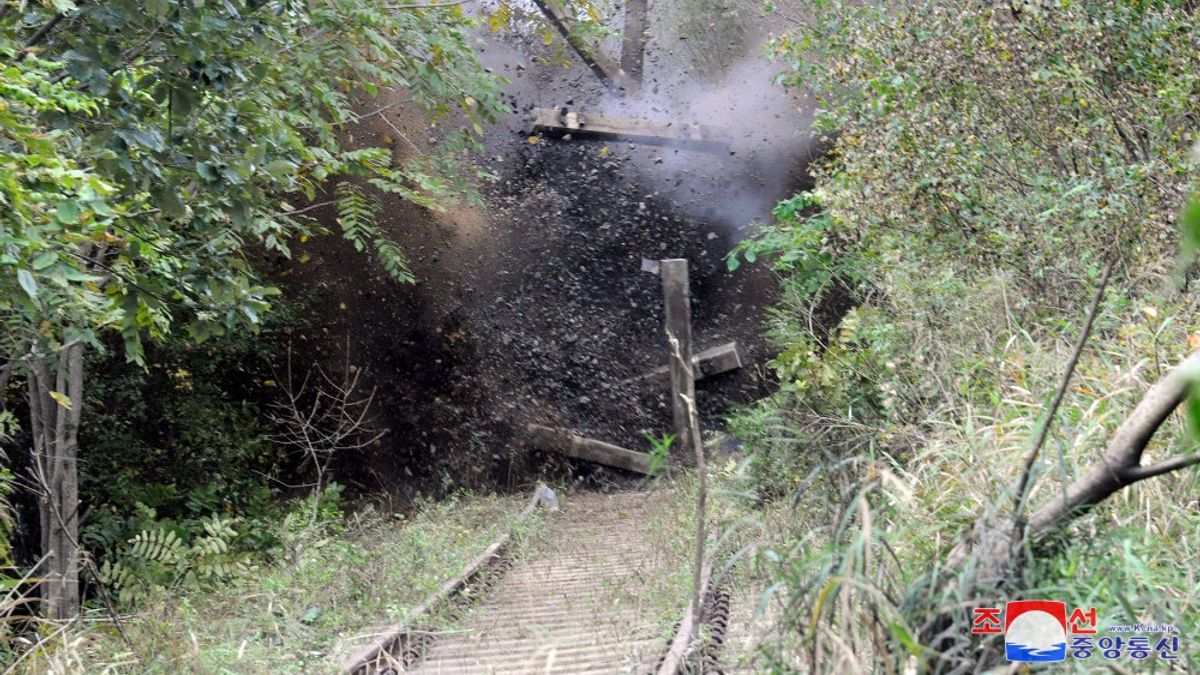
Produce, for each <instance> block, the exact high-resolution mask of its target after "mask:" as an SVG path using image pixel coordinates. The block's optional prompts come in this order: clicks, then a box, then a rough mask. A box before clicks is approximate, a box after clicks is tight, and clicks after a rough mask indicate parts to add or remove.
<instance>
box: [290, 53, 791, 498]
mask: <svg viewBox="0 0 1200 675" xmlns="http://www.w3.org/2000/svg"><path fill="white" fill-rule="evenodd" d="M481 48H482V53H483V57H484V59H485V61H486V63H487V64H488V65H489V66H490V67H492V68H493V69H495V70H496V71H497V72H500V73H501V74H504V75H506V76H507V77H509V78H510V79H511V80H512V83H511V84H509V85H508V86H507V88H506V97H507V102H508V103H509V105H510V106H511V107H512V109H513V111H514V114H513V115H511V116H510V117H507V118H505V119H504V120H501V121H500V122H499V123H498V124H497V125H495V126H494V127H492V128H491V129H489V130H488V133H487V136H486V145H487V147H486V152H484V153H481V154H480V156H479V157H477V158H476V161H477V162H479V163H480V165H481V166H483V168H486V169H487V170H488V171H490V172H492V173H493V174H495V175H496V176H498V179H497V180H496V181H494V182H487V183H484V184H482V185H481V186H480V190H481V194H482V196H483V201H484V204H483V206H467V205H458V206H454V207H451V208H449V209H447V211H446V212H444V213H432V212H428V211H424V210H422V209H419V208H417V207H416V206H414V205H412V204H409V203H405V202H402V201H400V200H397V199H394V198H389V197H384V202H383V203H384V204H385V213H384V216H383V223H384V225H385V226H386V228H387V229H388V231H389V232H390V233H391V235H392V236H394V237H395V238H396V240H397V241H398V242H399V243H401V245H402V246H403V247H404V250H405V251H407V252H408V253H409V255H410V257H411V261H412V267H413V270H414V272H415V274H416V277H417V279H418V282H417V283H416V284H412V285H402V284H397V283H395V282H393V281H390V280H389V279H388V278H387V277H386V275H385V274H384V273H383V271H382V269H381V268H379V266H378V265H377V264H376V263H375V262H374V261H373V260H372V259H371V258H370V256H368V255H363V254H360V253H358V252H356V251H355V250H354V249H353V248H352V247H351V246H349V245H348V244H347V243H346V242H344V241H342V240H341V239H339V238H338V237H336V236H332V237H321V238H316V239H314V240H312V241H310V242H308V243H307V244H305V245H303V246H301V247H300V249H299V250H297V251H296V255H297V256H301V257H302V256H304V255H307V256H308V258H307V260H308V262H306V263H303V264H296V263H295V262H291V263H288V264H286V265H281V266H280V267H279V270H278V271H277V276H278V277H279V278H280V280H281V281H282V282H283V283H284V284H285V285H287V286H289V287H291V290H292V291H294V292H301V293H308V294H310V295H311V296H312V297H314V298H315V299H316V301H317V302H316V305H315V308H316V312H315V314H314V315H313V316H312V317H311V320H310V321H309V322H308V325H309V326H311V327H312V328H308V329H301V330H298V331H296V334H295V335H293V342H294V344H295V345H296V347H297V354H298V356H297V358H298V360H299V361H298V362H301V363H302V362H304V360H305V359H309V360H311V361H316V362H320V363H323V364H325V365H326V367H336V365H337V364H338V363H340V362H342V360H343V359H344V356H345V354H344V352H345V349H346V348H347V345H348V348H349V352H350V362H351V363H352V364H354V366H355V367H358V368H362V369H364V381H366V382H368V384H369V386H373V387H375V388H376V395H375V402H374V406H373V416H374V424H375V426H376V428H379V429H385V430H386V431H387V433H386V434H385V435H384V436H383V437H382V438H381V439H380V440H379V441H378V442H376V443H375V444H374V446H372V447H370V448H367V449H366V450H364V451H361V452H358V453H354V454H353V455H347V456H344V457H341V458H340V460H339V461H338V463H337V465H336V466H335V467H334V470H335V473H336V475H337V476H338V479H339V480H340V481H342V482H343V483H347V484H348V485H349V486H350V487H351V488H352V489H353V490H354V491H356V492H358V493H360V494H368V493H379V492H383V493H385V494H387V495H389V496H390V497H392V498H393V499H396V500H399V502H405V501H408V500H409V499H411V498H412V497H414V496H416V495H418V494H427V495H434V496H437V495H440V494H444V493H446V492H449V491H453V490H456V489H460V488H471V489H501V490H509V489H525V488H526V487H527V486H528V485H529V484H531V483H532V482H534V481H536V480H538V479H539V478H548V479H551V480H557V481H563V480H575V481H583V482H588V483H593V484H595V483H600V484H607V483H612V482H622V481H628V480H631V479H633V478H634V477H633V476H630V475H627V474H623V473H622V472H620V471H617V470H612V469H607V468H603V467H598V466H595V465H589V464H586V463H581V462H575V461H573V460H567V459H565V458H562V457H560V456H557V455H554V454H547V453H544V452H541V451H538V450H536V449H534V448H531V447H529V446H528V445H527V444H526V443H525V439H524V434H523V429H524V427H525V424H526V423H528V422H531V421H537V422H540V423H543V424H549V425H555V426H561V427H564V428H570V429H572V430H575V431H576V432H578V433H581V434H583V435H586V436H591V437H595V438H598V439H601V440H604V441H607V442H610V443H616V444H618V445H622V446H624V447H628V448H630V449H635V450H643V451H645V450H648V449H649V442H648V441H647V439H646V438H645V435H646V434H653V435H656V436H657V435H661V434H663V433H667V432H669V431H670V430H671V411H670V407H669V401H668V393H669V392H668V386H669V385H667V384H666V383H665V382H663V381H659V382H657V383H653V382H649V383H646V382H643V383H639V384H623V382H624V381H625V380H627V379H629V378H631V377H635V376H637V375H641V374H643V373H646V372H648V371H649V370H652V369H653V368H655V367H657V366H660V365H663V364H665V363H666V360H667V357H666V345H665V336H664V334H663V329H662V307H661V305H662V298H661V287H660V280H659V278H658V277H657V276H654V275H652V274H649V273H646V272H642V271H641V266H642V259H643V258H648V259H663V258H686V259H687V260H688V261H689V262H690V264H691V292H692V311H693V335H694V338H693V341H694V348H695V349H696V350H697V351H698V350H700V349H704V348H707V347H710V346H713V345H716V344H720V343H723V342H726V341H729V340H737V341H738V343H739V345H740V347H741V349H742V351H743V354H744V356H745V361H746V362H747V363H748V364H749V365H748V366H747V367H745V368H742V369H740V370H738V371H734V372H731V373H727V374H724V375H721V376H717V377H715V378H711V379H710V380H705V381H703V382H701V383H699V384H698V387H697V390H698V399H699V407H700V410H701V413H702V426H703V427H704V428H705V429H708V430H715V429H718V428H720V427H721V424H722V415H724V414H725V413H727V412H728V411H729V410H730V409H731V407H733V406H736V405H738V404H742V403H747V402H750V401H752V400H754V399H756V398H759V397H761V396H763V395H764V394H766V393H768V392H769V391H770V388H771V383H770V378H769V376H768V375H767V374H766V369H765V368H764V364H765V363H766V362H767V361H768V359H769V358H770V355H771V352H770V348H769V346H768V345H767V344H766V342H765V341H764V339H763V338H762V331H763V323H762V322H763V318H764V309H765V308H766V307H767V306H769V305H771V304H772V303H773V302H774V301H775V300H776V297H775V295H774V294H775V290H774V289H775V283H774V280H773V278H772V277H771V275H770V272H769V271H768V270H766V269H764V268H763V267H762V266H761V265H759V266H743V267H742V268H741V269H739V270H738V271H737V272H735V273H729V272H727V271H726V267H725V262H724V256H725V255H726V254H727V253H728V252H729V250H730V249H731V248H732V246H733V245H734V243H736V241H737V239H738V238H740V237H742V236H744V235H745V230H744V229H740V228H737V227H733V226H731V223H730V222H729V218H728V217H727V216H726V215H725V214H723V213H721V211H720V209H719V208H717V207H719V206H720V205H721V204H722V203H728V201H729V200H730V199H733V198H735V197H736V195H731V194H729V189H730V188H729V186H728V185H724V184H723V181H722V179H721V177H720V176H718V175H709V176H708V177H707V178H706V176H705V170H704V167H709V166H711V165H712V164H713V162H714V161H716V160H717V159H722V158H714V157H712V156H711V155H703V154H701V153H696V152H690V151H687V150H667V149H662V148H647V147H641V146H635V145H631V144H629V143H614V142H608V143H605V142H600V141H590V142H584V141H579V140H569V139H568V140H551V139H544V138H536V137H533V138H531V136H530V131H529V128H528V126H529V116H528V111H529V110H530V109H531V108H532V107H533V106H534V105H559V104H566V105H576V106H589V105H590V106H593V107H599V106H604V105H606V100H607V99H608V98H609V97H610V96H611V94H610V93H609V92H608V91H607V90H605V89H604V87H602V86H600V85H599V84H598V82H596V81H595V79H594V77H593V76H592V75H591V74H590V73H589V72H588V71H587V70H586V68H584V67H582V66H581V65H579V64H577V65H576V66H575V67H572V68H570V69H569V70H565V69H563V68H562V66H561V62H560V61H554V60H552V59H551V58H550V57H549V56H547V54H546V51H547V50H548V49H551V48H547V47H545V46H544V45H542V44H541V43H540V38H538V39H537V40H532V39H529V40H527V39H524V38H522V37H520V36H519V35H512V34H509V35H507V36H506V37H505V38H504V39H499V38H496V37H494V36H493V37H490V38H488V40H487V41H486V43H484V44H482V45H481ZM556 58H557V57H556ZM648 62H649V61H648ZM518 66H520V67H518ZM388 103H389V101H388V100H387V99H383V100H378V99H377V100H373V101H371V103H370V104H369V105H370V106H371V109H375V108H377V107H381V106H386V105H388ZM386 114H387V115H388V118H387V119H386V120H383V119H379V118H378V117H377V118H373V119H371V120H368V121H366V122H365V123H364V124H362V125H360V126H359V127H358V128H356V129H354V130H352V132H351V133H352V135H353V136H354V137H355V139H354V140H355V142H356V143H359V144H362V145H376V144H380V143H384V142H386V141H387V140H388V138H390V139H391V142H392V143H393V147H394V148H395V150H396V154H397V161H404V159H405V158H406V157H408V156H411V154H412V153H413V152H414V151H417V150H421V151H423V150H425V149H427V148H428V147H429V144H430V142H431V139H433V140H436V136H437V134H438V132H439V129H437V128H429V127H428V126H427V125H426V124H425V123H424V121H423V120H422V119H421V117H420V115H419V114H418V113H417V111H415V110H412V109H408V108H405V107H398V108H395V109H394V111H389V112H388V113H386ZM401 134H402V137H399V138H398V136H400V135H401ZM664 155H667V156H668V157H669V161H663V159H664ZM730 161H732V160H730ZM656 167H657V168H656ZM681 167H682V168H681ZM689 167H695V168H696V170H695V171H691V170H690V169H689ZM803 168H804V164H803V162H800V161H799V160H797V161H796V162H794V163H793V164H791V165H790V166H784V167H780V172H781V173H783V174H786V175H789V176H792V177H793V178H789V180H787V181H782V182H781V181H778V180H776V181H775V185H776V186H775V188H774V190H775V192H776V193H772V194H766V195H758V196H759V197H760V198H762V199H761V201H763V202H764V203H773V201H774V200H777V199H779V198H781V197H784V196H786V195H787V194H789V193H790V191H792V190H794V189H795V188H796V187H798V186H799V185H800V184H802V183H803V180H804V179H803ZM655 170H658V171H660V172H662V174H661V175H651V173H650V172H653V171H655ZM664 186H665V187H664ZM680 186H682V188H685V189H672V187H674V188H679V187H680ZM706 204H711V205H712V206H713V208H712V209H711V212H710V213H707V214H706V212H705V211H706V209H707V208H708V207H707V206H706ZM318 216H319V217H320V218H321V219H322V220H323V222H325V223H326V225H327V227H329V228H330V229H331V230H333V231H336V224H335V223H334V221H333V218H334V215H333V213H332V212H331V211H330V212H318ZM748 220H749V219H748V218H747V220H746V221H745V222H743V223H737V224H739V225H744V224H746V223H747V222H748ZM679 454H680V455H681V457H686V456H687V454H688V453H685V452H680V453H679Z"/></svg>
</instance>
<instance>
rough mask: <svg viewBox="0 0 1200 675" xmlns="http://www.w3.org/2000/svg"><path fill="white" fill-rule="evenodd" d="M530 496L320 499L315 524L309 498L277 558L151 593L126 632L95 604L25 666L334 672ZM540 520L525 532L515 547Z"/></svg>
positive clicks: (505, 524) (286, 524) (287, 527)
mask: <svg viewBox="0 0 1200 675" xmlns="http://www.w3.org/2000/svg"><path fill="white" fill-rule="evenodd" d="M322 503H323V504H326V505H330V504H336V499H334V498H333V496H332V495H327V496H326V497H325V498H324V499H322ZM526 503H527V498H526V497H524V496H513V497H492V496H473V495H466V494H460V495H457V496H455V497H452V498H451V499H448V500H444V501H441V502H436V503H435V502H422V503H419V504H417V505H416V506H415V507H414V509H413V510H412V512H411V513H409V514H407V515H404V514H396V515H391V516H387V515H384V514H381V513H379V512H377V511H374V510H371V509H367V510H364V511H361V512H359V513H357V514H355V515H354V516H352V517H350V518H348V519H345V520H343V519H342V518H341V517H340V512H338V511H337V510H336V508H334V507H329V506H323V507H322V508H324V509H329V510H328V511H327V512H326V513H324V514H323V515H322V517H321V518H319V519H318V525H316V526H311V527H310V526H309V523H310V522H311V520H312V518H311V514H310V513H308V509H310V508H311V504H312V500H304V501H302V502H298V506H297V508H296V509H295V510H293V511H292V512H291V513H290V514H289V515H288V516H287V517H286V518H284V520H283V521H282V522H281V523H280V524H279V525H278V527H279V531H278V537H279V539H280V541H281V542H282V543H281V548H280V549H279V550H278V559H277V560H276V561H275V562H271V563H261V562H251V561H246V562H245V564H244V565H243V566H242V567H241V568H240V569H239V570H237V571H236V572H235V573H233V574H231V575H229V576H228V577H227V578H226V580H225V582H224V583H223V584H222V585H220V586H218V587H209V588H198V587H195V586H193V585H179V586H176V587H172V588H162V589H159V590H158V591H156V592H151V593H149V594H147V595H146V596H145V597H144V598H142V599H141V600H140V602H139V603H138V605H137V607H136V609H135V610H134V611H132V612H125V613H122V614H121V621H120V630H118V629H117V626H116V625H114V624H113V622H112V621H111V620H110V619H109V618H108V617H107V615H106V614H105V613H104V612H101V611H99V610H92V611H90V612H89V613H88V616H87V617H85V621H84V626H86V628H85V629H83V630H71V631H68V632H63V633H61V634H59V635H57V636H55V637H54V638H53V639H51V640H49V641H48V642H47V643H45V644H43V645H41V646H40V647H39V648H38V649H36V650H34V651H33V652H32V653H31V655H30V657H29V658H27V659H26V660H25V662H24V663H22V664H20V665H19V668H20V669H21V670H19V671H18V672H45V671H46V670H49V669H51V668H57V670H56V672H68V673H73V672H129V673H179V672H203V673H267V672H270V673H320V672H337V669H338V666H339V664H340V662H341V660H343V659H345V658H346V657H348V656H349V655H350V653H351V652H352V651H353V650H354V649H355V648H357V647H360V646H362V645H363V644H365V643H366V642H368V641H370V640H371V639H373V638H374V637H375V636H376V633H377V631H378V630H381V629H382V628H383V627H385V626H387V625H390V624H393V623H397V622H402V621H403V620H404V619H405V616H406V613H407V612H408V611H410V610H411V609H412V608H414V607H415V606H416V605H418V604H420V603H421V601H422V600H424V599H425V597H426V596H428V595H429V594H430V593H431V592H432V591H434V590H435V589H436V588H437V587H438V586H439V585H440V584H441V583H443V582H445V581H446V579H447V578H449V577H450V576H452V575H454V574H456V573H457V572H458V571H459V570H461V569H462V568H463V567H465V566H466V564H467V563H468V562H469V561H470V560H472V559H473V558H475V557H476V556H478V555H479V554H480V553H481V552H482V551H483V550H484V549H485V548H486V547H487V546H488V545H489V544H490V543H491V542H492V541H493V540H495V539H496V538H497V537H498V536H499V535H500V534H501V533H502V532H505V531H508V530H509V529H511V528H512V527H513V525H514V523H515V518H516V516H517V514H518V513H519V512H520V511H521V509H522V508H523V507H524V506H525V504H526ZM536 518H537V517H536V516H535V520H534V521H530V522H529V523H528V524H526V525H525V526H523V527H522V528H520V529H519V530H518V531H517V543H516V546H517V549H518V551H519V550H520V547H521V546H522V545H523V544H522V542H524V541H525V540H526V535H527V534H528V533H530V532H532V531H536V529H537V527H538V525H537V520H536ZM433 620H434V621H435V622H436V621H437V620H438V618H437V617H434V618H433ZM121 631H123V632H124V635H125V638H123V637H122V634H121ZM126 638H127V640H126Z"/></svg>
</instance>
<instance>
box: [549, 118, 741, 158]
mask: <svg viewBox="0 0 1200 675" xmlns="http://www.w3.org/2000/svg"><path fill="white" fill-rule="evenodd" d="M533 115H534V117H533V130H534V131H535V132H542V133H545V134H547V135H552V136H565V135H567V134H571V135H572V137H575V136H579V137H588V138H613V139H619V140H626V141H632V142H635V143H643V144H646V145H662V146H669V147H682V148H688V149H693V150H701V151H705V152H719V151H721V150H724V149H727V148H728V147H729V141H728V139H729V135H728V134H726V133H724V132H723V131H722V130H721V129H718V128H716V127H711V126H706V125H703V124H699V123H695V122H690V123H689V122H665V123H664V122H654V121H650V120H644V119H639V118H636V117H618V116H616V115H600V114H596V113H583V112H580V111H578V110H571V109H569V108H566V107H563V108H557V109H556V108H534V109H533Z"/></svg>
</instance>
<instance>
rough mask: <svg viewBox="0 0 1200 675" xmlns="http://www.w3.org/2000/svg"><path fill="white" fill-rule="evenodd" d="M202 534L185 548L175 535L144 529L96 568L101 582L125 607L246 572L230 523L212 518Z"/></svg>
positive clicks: (214, 582)
mask: <svg viewBox="0 0 1200 675" xmlns="http://www.w3.org/2000/svg"><path fill="white" fill-rule="evenodd" d="M201 522H202V527H203V530H204V533H203V534H201V535H198V536H196V537H195V538H194V539H193V541H192V542H191V543H190V544H189V543H187V542H185V541H184V540H183V539H182V538H181V537H180V536H179V535H178V534H176V533H175V531H174V530H171V529H168V528H166V527H164V526H159V527H157V528H155V529H152V530H143V531H142V532H141V533H139V534H138V535H137V536H135V537H133V538H132V539H130V540H129V541H128V542H126V544H125V546H124V547H123V548H122V549H121V550H120V551H118V552H117V553H116V554H115V555H111V556H109V557H107V558H105V560H104V562H103V563H102V564H101V565H100V582H101V583H103V584H104V585H106V586H107V587H108V588H110V589H112V590H113V591H115V592H116V594H117V599H118V600H119V601H120V602H121V603H123V604H126V605H133V604H137V603H138V602H140V601H142V600H144V599H145V598H147V597H149V596H150V595H152V594H154V593H157V592H160V591H162V590H163V589H165V588H169V587H172V586H176V585H180V584H182V585H213V584H217V583H220V582H222V581H226V580H228V579H229V578H231V577H233V576H234V575H236V574H237V573H238V572H240V571H241V570H242V569H243V567H244V555H242V554H239V553H236V552H234V551H233V550H232V548H231V546H230V544H231V543H232V542H233V541H234V539H236V538H237V531H236V530H235V529H233V519H231V518H224V517H222V516H220V515H218V514H213V515H212V516H211V517H210V518H207V519H204V520H202V521H201Z"/></svg>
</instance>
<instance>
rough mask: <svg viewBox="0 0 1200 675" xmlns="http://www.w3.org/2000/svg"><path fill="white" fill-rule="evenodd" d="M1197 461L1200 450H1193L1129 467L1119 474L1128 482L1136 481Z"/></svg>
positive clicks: (1184, 466) (1199, 459) (1169, 471)
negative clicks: (1148, 463) (1144, 464)
mask: <svg viewBox="0 0 1200 675" xmlns="http://www.w3.org/2000/svg"><path fill="white" fill-rule="evenodd" d="M1197 463H1200V452H1193V453H1192V454H1190V455H1182V456H1180V457H1173V458H1171V459H1168V460H1164V461H1161V462H1159V463H1158V464H1151V465H1150V466H1136V467H1133V468H1131V469H1126V470H1125V471H1123V472H1121V475H1122V476H1124V478H1125V479H1126V480H1127V481H1129V483H1136V482H1137V481H1139V480H1145V479H1147V478H1153V477H1155V476H1161V475H1163V474H1164V473H1171V472H1172V471H1178V470H1179V469H1186V468H1187V467H1189V466H1192V465H1193V464H1197Z"/></svg>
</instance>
